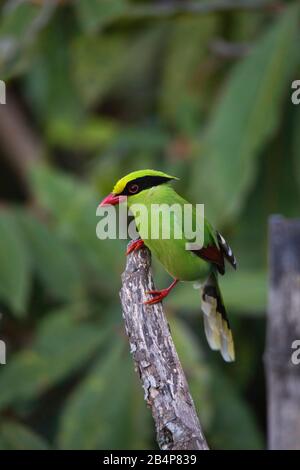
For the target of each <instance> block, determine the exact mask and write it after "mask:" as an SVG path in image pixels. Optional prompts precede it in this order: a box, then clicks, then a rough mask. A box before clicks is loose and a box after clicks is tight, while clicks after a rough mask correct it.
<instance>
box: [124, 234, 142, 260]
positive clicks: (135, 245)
mask: <svg viewBox="0 0 300 470" xmlns="http://www.w3.org/2000/svg"><path fill="white" fill-rule="evenodd" d="M142 246H144V242H143V240H141V239H140V238H139V239H138V240H133V241H132V242H131V243H130V244H129V245H128V248H127V251H126V256H128V255H130V253H132V252H133V251H136V250H139V249H140V248H142Z"/></svg>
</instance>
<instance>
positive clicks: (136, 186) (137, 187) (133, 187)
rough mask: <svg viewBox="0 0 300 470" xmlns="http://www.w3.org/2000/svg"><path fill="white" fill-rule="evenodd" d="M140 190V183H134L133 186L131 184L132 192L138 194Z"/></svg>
mask: <svg viewBox="0 0 300 470" xmlns="http://www.w3.org/2000/svg"><path fill="white" fill-rule="evenodd" d="M138 190H139V186H138V184H132V185H131V186H129V192H130V194H136V193H137V192H138Z"/></svg>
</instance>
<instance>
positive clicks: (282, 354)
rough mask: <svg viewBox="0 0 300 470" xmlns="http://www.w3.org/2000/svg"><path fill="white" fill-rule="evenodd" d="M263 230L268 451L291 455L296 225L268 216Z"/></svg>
mask: <svg viewBox="0 0 300 470" xmlns="http://www.w3.org/2000/svg"><path fill="white" fill-rule="evenodd" d="M269 230H270V291H269V292H270V294H269V308H268V317H267V345H266V353H265V367H266V378H267V389H268V434H269V448H270V449H272V450H277V449H284V450H293V449H299V448H300V407H299V403H300V364H299V351H298V352H297V350H295V346H296V347H298V350H299V342H300V341H299V340H300V315H299V311H300V219H299V220H287V219H284V218H283V217H280V216H273V217H271V219H270V223H269ZM293 353H294V355H293ZM293 356H295V357H294V358H293Z"/></svg>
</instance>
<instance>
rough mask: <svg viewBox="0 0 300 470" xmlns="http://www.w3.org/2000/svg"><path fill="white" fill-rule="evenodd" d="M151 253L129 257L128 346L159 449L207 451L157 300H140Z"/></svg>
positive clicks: (124, 293)
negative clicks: (149, 303)
mask: <svg viewBox="0 0 300 470" xmlns="http://www.w3.org/2000/svg"><path fill="white" fill-rule="evenodd" d="M150 266H151V255H150V252H149V250H148V249H147V248H142V249H140V250H139V251H137V252H134V253H132V254H131V255H130V256H128V259H127V266H126V270H125V272H124V273H123V276H122V289H121V292H120V298H121V302H122V310H123V318H124V321H125V328H126V333H127V335H128V338H129V343H130V350H131V353H132V355H133V359H134V363H135V366H136V369H137V371H138V372H139V375H140V379H141V382H142V385H143V388H144V391H145V400H146V401H147V403H148V405H149V406H150V408H151V411H152V415H153V418H154V421H155V427H156V433H157V441H158V445H159V447H160V448H161V449H163V450H197V449H198V450H207V449H208V446H207V443H206V440H205V437H204V435H203V432H202V430H201V426H200V423H199V420H198V417H197V414H196V411H195V407H194V403H193V400H192V397H191V395H190V392H189V389H188V385H187V381H186V378H185V375H184V372H183V370H182V367H181V364H180V362H179V359H178V355H177V352H176V349H175V346H174V344H173V341H172V338H171V334H170V330H169V325H168V323H167V321H166V318H165V315H164V312H163V308H162V305H161V304H160V303H159V304H156V305H152V306H146V305H144V304H143V301H144V300H146V299H145V292H146V291H148V290H153V289H154V284H153V279H152V274H151V269H150Z"/></svg>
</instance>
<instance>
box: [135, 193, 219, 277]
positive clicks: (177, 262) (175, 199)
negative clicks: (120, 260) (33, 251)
mask: <svg viewBox="0 0 300 470" xmlns="http://www.w3.org/2000/svg"><path fill="white" fill-rule="evenodd" d="M137 204H144V205H145V206H146V207H147V209H148V211H147V212H148V214H147V218H146V219H145V217H143V214H142V213H140V212H138V210H137V208H136V207H135V206H136V205H137ZM152 204H168V205H173V204H179V205H180V206H181V207H183V206H184V204H188V202H187V201H186V200H185V199H183V198H182V197H181V196H179V194H177V193H176V192H175V191H174V189H173V188H172V187H171V186H170V184H162V185H159V186H155V187H153V188H151V189H149V190H146V191H142V192H141V193H139V194H137V195H135V196H131V197H130V198H128V206H129V208H130V209H131V210H133V215H134V216H135V217H136V220H137V221H138V223H137V229H138V232H139V234H140V237H141V238H142V240H144V243H145V245H146V246H147V247H148V248H149V249H150V251H151V252H152V253H153V254H154V255H155V256H156V257H157V259H158V260H159V261H160V262H161V264H162V265H163V266H164V268H165V269H166V270H167V271H168V273H169V274H170V275H171V276H173V277H174V278H176V279H180V280H181V281H196V280H199V279H204V278H206V277H207V275H208V274H209V272H210V271H211V268H212V267H211V265H210V263H208V262H207V261H204V260H203V259H201V258H199V257H197V256H196V255H195V254H194V253H192V252H191V251H187V250H186V242H187V240H186V239H185V238H184V236H183V227H182V220H181V219H177V218H176V213H175V214H174V213H171V224H170V238H169V239H162V238H158V239H151V238H147V235H148V236H151V231H152V226H151V224H152V223H153V221H152V220H151V205H152ZM154 223H155V224H158V223H159V221H157V220H155V221H154ZM175 225H176V226H177V227H178V225H179V226H180V227H179V230H181V232H182V238H181V239H175V238H174V227H175ZM160 234H161V233H160ZM209 244H217V241H216V236H215V234H214V231H213V229H212V228H211V226H210V224H209V223H208V222H207V221H206V220H205V221H204V246H207V245H209Z"/></svg>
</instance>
